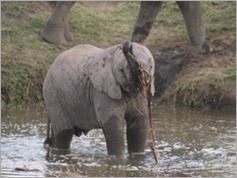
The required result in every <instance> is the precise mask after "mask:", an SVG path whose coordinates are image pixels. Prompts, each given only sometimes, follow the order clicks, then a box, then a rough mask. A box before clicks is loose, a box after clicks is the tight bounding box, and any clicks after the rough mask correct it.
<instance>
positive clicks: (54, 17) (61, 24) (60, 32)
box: [41, 1, 75, 44]
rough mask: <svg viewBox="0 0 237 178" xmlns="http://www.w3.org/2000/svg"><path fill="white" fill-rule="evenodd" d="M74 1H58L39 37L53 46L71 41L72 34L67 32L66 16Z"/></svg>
mask: <svg viewBox="0 0 237 178" xmlns="http://www.w3.org/2000/svg"><path fill="white" fill-rule="evenodd" d="M73 4H75V2H74V1H67V2H63V1H59V2H57V4H56V7H55V8H54V10H53V13H52V14H51V16H50V18H49V19H48V21H47V23H46V24H45V27H44V29H43V31H42V32H41V36H42V37H43V38H44V39H45V40H46V41H48V42H50V43H53V44H66V43H67V40H68V41H70V40H72V34H71V33H70V32H69V27H68V20H67V16H68V13H69V11H70V9H71V8H72V6H73Z"/></svg>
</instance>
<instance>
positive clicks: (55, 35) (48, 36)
mask: <svg viewBox="0 0 237 178" xmlns="http://www.w3.org/2000/svg"><path fill="white" fill-rule="evenodd" d="M64 26H65V25H62V26H55V25H54V24H53V23H51V22H50V21H48V22H47V23H46V25H45V27H44V29H43V30H42V32H41V36H42V38H43V39H44V40H45V41H47V42H49V43H53V44H57V45H60V44H62V45H66V44H67V41H66V39H65V34H64V32H65V30H64V29H65V28H64Z"/></svg>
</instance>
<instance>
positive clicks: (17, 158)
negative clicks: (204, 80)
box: [1, 105, 236, 177]
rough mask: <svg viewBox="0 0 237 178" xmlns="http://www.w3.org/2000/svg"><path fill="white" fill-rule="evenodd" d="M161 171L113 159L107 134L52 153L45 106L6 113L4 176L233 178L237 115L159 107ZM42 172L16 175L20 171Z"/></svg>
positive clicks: (146, 160) (149, 163)
mask: <svg viewBox="0 0 237 178" xmlns="http://www.w3.org/2000/svg"><path fill="white" fill-rule="evenodd" d="M152 117H153V123H154V128H156V148H157V150H158V152H159V153H160V167H158V168H157V167H155V161H154V158H153V155H152V153H151V150H150V148H149V147H147V149H146V150H145V155H125V156H124V157H120V158H117V157H114V156H107V151H106V144H105V139H104V136H103V134H102V131H101V130H93V131H91V132H89V133H88V135H87V136H85V135H82V136H81V137H80V138H78V137H74V138H73V141H72V144H71V150H70V152H68V153H67V154H60V153H59V152H58V151H57V150H50V151H48V150H46V149H44V148H43V141H44V139H45V133H46V131H45V130H46V118H47V116H46V112H45V109H44V106H40V105H37V106H31V107H23V108H21V107H15V108H4V109H2V121H1V134H2V135H1V173H2V175H3V176H23V177H27V176H70V177H74V176H84V174H85V173H86V176H93V177H96V176H105V177H109V176H120V177H127V176H136V177H149V176H172V175H176V176H185V175H186V176H187V175H190V176H208V177H212V176H233V175H235V168H236V153H235V150H236V148H235V143H236V118H235V117H236V116H235V111H226V110H223V111H216V110H195V111H194V110H184V109H171V108H153V110H152ZM24 166H25V167H27V168H34V169H38V170H39V171H28V172H22V171H16V170H15V168H19V167H20V168H22V167H24Z"/></svg>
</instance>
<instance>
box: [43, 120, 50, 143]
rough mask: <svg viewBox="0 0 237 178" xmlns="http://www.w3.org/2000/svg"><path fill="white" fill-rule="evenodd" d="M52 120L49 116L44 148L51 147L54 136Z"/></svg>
mask: <svg viewBox="0 0 237 178" xmlns="http://www.w3.org/2000/svg"><path fill="white" fill-rule="evenodd" d="M50 131H51V122H50V119H49V117H48V122H47V130H46V138H45V140H44V148H49V147H50V146H51V144H52V138H51V133H50Z"/></svg>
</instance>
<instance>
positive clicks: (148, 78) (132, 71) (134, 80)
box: [92, 41, 155, 99]
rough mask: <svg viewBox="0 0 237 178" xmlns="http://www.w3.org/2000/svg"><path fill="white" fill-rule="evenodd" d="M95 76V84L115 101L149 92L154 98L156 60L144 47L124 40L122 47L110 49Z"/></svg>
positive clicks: (93, 81)
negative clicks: (148, 90) (144, 91)
mask: <svg viewBox="0 0 237 178" xmlns="http://www.w3.org/2000/svg"><path fill="white" fill-rule="evenodd" d="M103 55H104V57H102V59H101V60H100V61H99V64H98V67H99V69H98V73H97V74H95V73H94V79H93V80H92V83H93V85H94V86H95V88H97V89H98V90H99V91H103V92H105V93H107V94H108V95H109V96H110V97H111V98H113V99H121V98H122V93H123V92H125V93H126V94H127V95H128V96H132V95H135V94H137V93H138V92H140V91H142V90H147V89H148V88H149V89H150V92H151V94H152V95H154V69H155V66H154V65H155V64H154V59H153V56H152V54H151V52H150V51H149V50H148V49H147V48H146V47H144V46H142V45H140V44H137V43H132V42H131V41H125V42H124V43H123V44H122V45H118V46H116V47H111V48H107V49H106V50H105V51H104V53H103Z"/></svg>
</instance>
